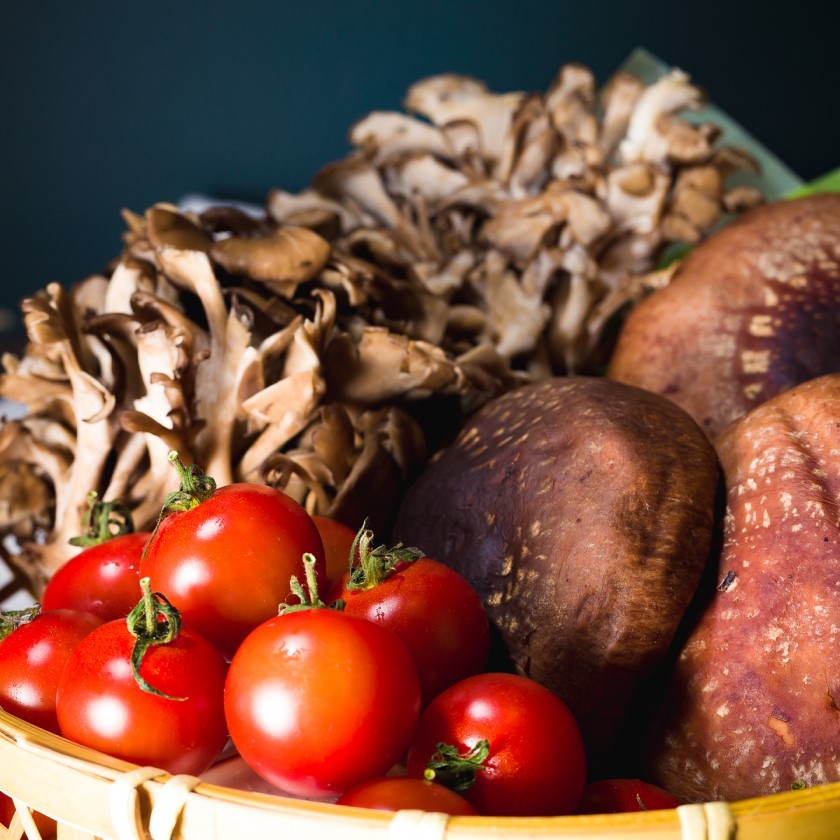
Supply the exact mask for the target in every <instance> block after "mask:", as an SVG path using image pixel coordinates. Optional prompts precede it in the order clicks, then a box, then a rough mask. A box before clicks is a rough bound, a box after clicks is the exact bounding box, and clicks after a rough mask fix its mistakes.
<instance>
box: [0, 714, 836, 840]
mask: <svg viewBox="0 0 840 840" xmlns="http://www.w3.org/2000/svg"><path fill="white" fill-rule="evenodd" d="M136 769H137V768H135V767H134V766H133V765H130V764H126V763H125V762H120V761H117V760H115V759H112V758H108V757H107V756H102V755H100V754H99V753H96V752H94V751H92V750H86V749H85V748H83V747H79V746H77V745H75V744H71V743H70V742H68V741H65V740H64V739H61V738H58V737H57V736H54V735H51V734H50V733H46V732H43V731H42V730H40V729H37V728H35V727H31V726H29V725H28V724H25V723H23V722H21V721H18V720H17V719H16V718H13V717H12V716H10V715H7V714H5V713H3V712H0V790H3V791H4V792H7V793H10V794H11V795H12V796H14V797H17V798H18V799H20V800H22V801H24V802H26V803H27V804H28V805H29V806H31V807H34V808H35V809H36V810H39V811H43V812H44V813H46V814H48V815H50V816H53V817H56V818H58V819H59V820H60V821H62V822H64V823H67V824H68V827H67V828H63V829H62V830H63V831H64V835H63V836H62V838H61V840H65V838H66V840H82V838H84V840H90V838H91V837H99V838H109V837H110V838H113V837H114V836H115V835H114V826H113V820H112V819H111V815H110V802H111V798H112V796H113V789H114V784H113V783H114V781H115V780H117V779H120V778H124V774H125V773H126V772H127V771H131V770H136ZM156 772H157V771H156ZM141 775H142V774H141ZM169 780H170V777H168V776H160V777H156V778H152V779H151V780H146V781H141V782H140V784H139V785H138V787H137V789H136V796H137V809H138V810H137V813H138V814H139V822H140V824H141V825H143V826H148V825H149V822H150V818H151V817H152V815H153V814H154V808H155V807H156V805H157V804H158V803H161V802H164V803H165V802H166V800H167V798H168V797H167V798H164V797H163V791H164V789H165V784H164V783H165V782H167V781H169ZM182 793H183V791H182ZM181 798H184V797H181ZM178 804H180V801H179V802H178ZM164 807H167V808H169V812H168V814H167V815H166V821H169V822H171V821H172V820H173V819H174V825H175V831H174V834H173V840H209V838H213V840H240V838H249V839H250V838H255V837H267V838H270V837H283V838H295V840H323V838H327V837H328V838H330V840H392V838H393V837H394V834H393V831H395V830H396V828H395V826H394V825H392V821H393V820H405V819H408V818H406V817H405V816H400V815H397V816H396V817H395V816H394V815H391V814H386V813H382V812H374V811H367V810H364V809H358V808H342V807H340V806H336V805H330V804H325V803H318V802H308V801H301V800H295V799H290V798H285V797H281V796H272V795H269V794H259V793H248V792H244V791H239V790H234V789H231V788H226V787H222V786H219V785H212V784H207V783H203V782H202V783H201V784H198V785H197V786H196V788H195V789H194V790H193V791H192V792H189V793H186V794H185V799H184V807H183V810H182V811H181V813H180V816H178V815H177V813H176V812H177V807H176V808H175V809H174V810H172V804H171V802H170V803H169V805H165V806H164ZM724 808H725V809H726V814H724V813H723V811H724ZM701 810H702V811H703V813H704V817H705V820H706V825H707V833H708V826H709V825H710V824H719V825H728V820H729V818H730V815H731V817H732V818H734V820H735V821H736V823H737V837H738V840H790V838H792V837H796V838H798V837H803V838H808V840H837V838H838V834H840V832H838V825H840V783H837V784H833V785H824V786H821V787H817V788H813V789H810V790H802V791H793V792H790V793H784V794H777V795H774V796H767V797H761V798H759V799H752V800H745V801H743V802H736V803H733V804H732V806H731V812H730V811H729V809H728V806H722V807H719V806H718V805H717V803H710V804H709V805H708V806H706V807H702V806H701ZM724 817H725V819H723V818H724ZM159 820H160V821H161V823H162V822H164V819H163V816H161V817H159ZM432 821H433V820H431V819H430V820H429V822H432ZM17 825H18V826H19V825H20V822H19V820H18V823H17ZM397 825H399V823H397ZM73 827H75V828H73ZM435 830H436V831H438V833H439V836H440V838H445V840H497V838H502V837H504V838H506V839H507V838H510V839H511V840H554V839H556V840H561V839H562V840H683V833H682V828H681V824H680V816H679V812H678V811H676V810H673V811H650V812H646V813H640V814H616V815H593V816H583V817H555V818H530V819H514V818H507V819H494V818H489V817H452V818H450V819H449V820H448V821H447V822H446V824H445V825H443V822H442V821H440V822H439V823H438V825H437V826H436V829H435ZM727 830H728V829H727ZM74 832H75V833H74ZM441 832H442V833H441ZM6 833H7V835H8V832H6ZM19 838H20V835H18V837H17V838H15V840H19ZM0 840H2V832H0ZM704 840H711V837H707V838H704ZM715 840H717V838H715Z"/></svg>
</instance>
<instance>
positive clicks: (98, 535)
mask: <svg viewBox="0 0 840 840" xmlns="http://www.w3.org/2000/svg"><path fill="white" fill-rule="evenodd" d="M87 500H88V510H87V513H85V515H84V517H83V518H82V526H83V527H84V529H85V532H84V533H83V534H79V536H77V537H71V538H70V540H69V543H70V545H76V546H79V547H81V548H90V547H91V546H94V545H100V544H101V543H104V542H106V541H107V540H110V539H112V538H114V537H121V536H123V535H124V534H133V533H134V520H133V519H132V517H131V511H130V510H129V508H128V505H126V504H125V502H123V500H122V499H119V498H118V499H114V500H113V501H110V502H106V501H103V500H102V499H100V498H99V494H98V493H97V492H96V490H91V491H90V493H88V496H87Z"/></svg>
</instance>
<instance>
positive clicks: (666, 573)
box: [394, 377, 718, 758]
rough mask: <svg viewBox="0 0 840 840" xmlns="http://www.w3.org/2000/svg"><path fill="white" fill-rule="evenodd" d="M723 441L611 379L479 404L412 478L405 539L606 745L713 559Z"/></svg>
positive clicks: (563, 383)
mask: <svg viewBox="0 0 840 840" xmlns="http://www.w3.org/2000/svg"><path fill="white" fill-rule="evenodd" d="M717 475H718V471H717V460H716V457H715V453H714V450H713V448H712V446H711V444H710V443H709V441H708V440H707V438H706V437H705V436H704V434H703V432H702V431H701V430H700V429H699V428H698V427H697V425H696V424H695V423H694V421H693V420H691V418H690V417H689V416H688V415H687V414H685V412H683V411H682V410H681V409H680V408H678V407H677V406H676V405H674V404H673V403H671V402H669V401H668V400H666V399H664V398H663V397H659V396H657V395H656V394H651V393H648V392H645V391H642V390H640V389H638V388H632V387H630V386H626V385H621V384H619V383H616V382H609V381H607V380H605V379H595V378H586V377H579V378H574V377H568V378H562V379H553V380H548V381H544V382H540V383H538V384H534V385H529V386H525V387H522V388H519V389H517V390H515V391H513V392H510V393H508V394H506V395H505V396H502V397H499V398H497V399H495V400H494V401H492V402H491V403H489V404H488V405H487V406H485V407H484V408H483V409H482V410H480V411H479V412H477V413H476V414H475V415H473V417H472V418H471V420H470V421H469V422H468V424H467V425H466V426H465V428H464V429H463V430H462V432H461V433H460V435H459V437H458V438H457V440H456V441H455V442H454V443H453V445H451V446H450V447H449V448H448V449H447V450H445V451H444V452H443V453H442V454H441V455H440V457H438V458H437V460H435V461H434V463H433V464H432V465H431V466H429V467H428V468H427V470H426V471H425V473H424V474H423V475H422V476H421V477H420V479H419V480H418V481H417V482H416V483H415V484H414V485H413V486H412V487H411V488H410V489H409V492H408V494H407V496H406V498H405V500H404V502H403V504H402V507H401V510H400V512H399V515H398V518H397V522H396V525H395V530H394V536H395V538H397V539H399V540H402V541H403V542H405V543H407V544H410V545H416V546H418V547H420V548H422V549H423V551H424V552H426V553H427V554H429V555H430V556H432V557H434V558H436V559H438V560H441V561H443V562H444V563H447V564H448V565H450V566H452V567H453V568H454V569H456V570H457V571H459V572H460V573H461V574H463V575H464V576H465V577H466V578H467V579H468V580H469V581H470V583H472V585H473V586H474V588H475V589H476V590H477V591H478V593H479V595H480V596H481V599H482V601H483V602H484V604H485V607H486V609H487V612H488V615H489V617H490V620H491V623H492V625H494V627H495V628H496V629H497V631H498V633H499V636H500V637H501V639H502V641H503V643H504V645H505V646H506V648H507V651H508V653H509V654H510V657H511V658H512V660H513V662H514V664H515V666H516V668H517V669H518V670H519V671H520V672H521V673H524V674H526V675H529V676H531V677H533V678H534V679H536V680H538V681H539V682H541V683H542V684H544V685H546V686H547V687H548V688H550V689H551V690H552V691H554V692H555V693H556V694H558V695H559V696H560V697H561V698H562V699H563V700H565V701H566V703H567V704H568V705H569V706H570V708H571V710H572V712H573V713H574V714H575V716H576V718H577V720H578V722H579V723H580V725H581V729H582V731H583V735H584V739H585V741H586V743H587V748H588V754H589V756H590V757H596V758H597V757H599V756H603V755H606V754H608V753H609V751H610V750H611V749H612V748H613V746H614V739H615V737H616V734H617V732H618V731H619V729H620V727H621V725H622V722H623V718H624V717H625V715H626V714H627V711H628V708H629V704H630V701H631V698H633V696H634V695H635V694H636V692H637V689H638V688H639V686H640V684H641V682H642V681H643V680H644V678H645V677H646V676H648V675H649V674H650V672H651V671H652V669H653V668H654V667H655V666H656V665H657V663H658V662H659V661H660V660H661V659H662V657H663V655H664V654H665V651H666V649H667V648H668V645H669V643H670V642H671V640H672V638H673V636H674V632H675V629H676V628H677V625H678V623H679V621H680V619H681V617H682V616H683V613H684V611H685V609H686V607H687V605H688V603H689V601H690V599H691V598H692V596H693V594H694V592H695V589H696V587H697V584H698V580H699V578H700V576H701V573H702V570H703V568H704V566H705V565H706V562H707V559H708V552H709V545H710V539H711V530H712V524H713V508H714V496H715V488H716V482H717Z"/></svg>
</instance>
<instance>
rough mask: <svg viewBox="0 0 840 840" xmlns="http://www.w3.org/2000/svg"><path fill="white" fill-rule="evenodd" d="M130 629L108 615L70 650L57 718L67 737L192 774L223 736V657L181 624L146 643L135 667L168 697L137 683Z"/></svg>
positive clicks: (218, 749)
mask: <svg viewBox="0 0 840 840" xmlns="http://www.w3.org/2000/svg"><path fill="white" fill-rule="evenodd" d="M134 641H135V640H134V636H132V635H131V633H129V631H128V628H127V626H126V622H125V621H124V620H122V619H120V620H116V621H111V622H108V623H107V624H104V625H102V627H100V628H99V629H98V630H96V631H94V632H93V633H91V634H90V635H89V636H87V637H86V638H85V639H84V640H83V641H82V642H81V643H80V644H79V645H78V646H77V647H76V649H75V650H74V651H73V653H72V654H71V656H70V659H69V660H68V662H67V666H66V668H65V670H64V673H63V675H62V678H61V680H60V682H59V686H58V702H57V712H58V722H59V726H60V728H61V734H62V735H63V736H64V737H65V738H69V739H70V740H71V741H75V742H76V743H79V744H83V745H84V746H87V747H91V748H93V749H96V750H99V751H100V752H104V753H107V754H108V755H111V756H114V757H115V758H121V759H124V760H125V761H131V762H134V763H136V764H140V765H151V766H153V767H160V768H161V769H163V770H166V771H168V772H169V773H173V774H175V773H192V774H198V773H201V772H202V771H203V770H206V769H207V767H209V766H210V764H211V763H212V762H213V759H214V758H216V756H217V755H218V754H219V753H220V752H221V750H222V748H223V747H224V745H225V743H226V741H227V725H226V723H225V717H224V705H223V692H224V682H225V677H226V675H227V663H226V662H225V660H224V658H223V657H222V655H221V653H219V651H218V650H216V648H215V647H213V645H211V644H210V642H208V641H207V640H205V639H203V638H202V637H201V636H199V635H198V634H197V633H195V632H193V631H191V630H190V629H189V628H187V627H184V626H182V627H181V630H180V632H179V634H178V636H177V637H176V638H175V639H174V640H173V641H171V642H168V643H166V644H161V645H155V646H153V647H150V648H149V649H148V650H147V651H146V654H145V656H144V658H143V661H142V664H141V665H140V669H139V671H140V674H141V675H142V677H143V678H144V679H145V680H146V681H147V682H148V683H149V684H151V685H152V686H153V687H154V688H156V689H157V690H159V691H162V692H164V693H165V694H168V695H170V696H172V697H180V698H185V699H183V700H172V699H167V698H165V697H158V696H156V695H154V694H150V693H148V692H146V691H143V690H142V689H141V688H140V686H138V685H137V683H136V681H135V679H134V675H133V673H132V671H131V651H132V648H133V647H134Z"/></svg>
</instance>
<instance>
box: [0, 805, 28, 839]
mask: <svg viewBox="0 0 840 840" xmlns="http://www.w3.org/2000/svg"><path fill="white" fill-rule="evenodd" d="M3 836H4V838H5V840H20V838H21V837H23V823H22V822H21V819H20V815H19V814H18V813H17V812H15V813H14V814H13V815H12V821H11V822H10V823H9V827H8V828H7V829H5V833H4V835H3Z"/></svg>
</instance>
